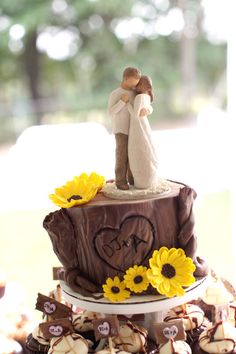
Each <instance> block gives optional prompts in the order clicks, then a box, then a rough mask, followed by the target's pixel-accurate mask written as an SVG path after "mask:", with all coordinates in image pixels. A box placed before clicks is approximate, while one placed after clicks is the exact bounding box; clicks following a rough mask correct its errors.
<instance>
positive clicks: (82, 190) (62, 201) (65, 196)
mask: <svg viewBox="0 0 236 354" xmlns="http://www.w3.org/2000/svg"><path fill="white" fill-rule="evenodd" d="M104 183H105V178H104V177H103V176H100V175H98V174H97V173H95V172H92V173H91V174H90V175H89V176H88V175H87V173H82V174H81V175H80V176H76V177H74V178H73V180H72V181H69V182H67V183H66V184H65V185H64V186H62V187H60V188H56V189H55V194H50V195H49V198H50V199H51V200H52V202H53V203H54V204H56V205H57V206H59V207H61V208H71V207H73V206H75V205H79V204H84V203H87V202H89V201H90V200H91V199H93V198H94V197H95V195H96V194H97V192H98V191H99V190H100V189H101V188H102V186H103V185H104Z"/></svg>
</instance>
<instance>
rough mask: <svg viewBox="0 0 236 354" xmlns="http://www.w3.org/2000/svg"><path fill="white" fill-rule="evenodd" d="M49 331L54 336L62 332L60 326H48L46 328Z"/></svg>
mask: <svg viewBox="0 0 236 354" xmlns="http://www.w3.org/2000/svg"><path fill="white" fill-rule="evenodd" d="M48 331H49V333H51V334H52V335H53V336H55V337H59V336H60V335H61V334H62V332H63V327H62V326H50V327H49V328H48Z"/></svg>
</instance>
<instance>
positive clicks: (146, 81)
mask: <svg viewBox="0 0 236 354" xmlns="http://www.w3.org/2000/svg"><path fill="white" fill-rule="evenodd" d="M136 92H137V93H144V92H147V93H148V95H149V96H150V97H151V102H152V101H153V98H154V95H153V89H152V80H151V79H150V77H148V76H146V75H142V76H141V78H140V80H139V82H138V85H137V86H136Z"/></svg>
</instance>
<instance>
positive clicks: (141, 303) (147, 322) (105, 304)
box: [61, 277, 209, 340]
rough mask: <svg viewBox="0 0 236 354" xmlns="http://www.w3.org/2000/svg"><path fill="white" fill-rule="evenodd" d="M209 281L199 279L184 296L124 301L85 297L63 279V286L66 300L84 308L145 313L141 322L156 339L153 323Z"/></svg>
mask: <svg viewBox="0 0 236 354" xmlns="http://www.w3.org/2000/svg"><path fill="white" fill-rule="evenodd" d="M208 283H209V278H208V277H204V278H201V279H198V280H197V281H196V282H195V283H194V284H193V285H192V286H190V287H188V288H187V289H185V291H186V292H185V295H184V296H179V297H172V298H167V297H165V296H162V295H143V296H132V297H130V298H129V299H127V300H125V301H123V302H115V303H114V302H110V301H109V300H107V299H105V298H101V299H98V300H95V299H94V298H92V297H84V296H82V295H80V294H78V293H75V292H74V291H73V290H71V289H70V288H69V287H68V286H67V285H66V284H65V282H64V281H61V287H62V292H63V296H64V298H65V300H66V301H68V302H69V303H71V304H73V305H75V306H78V307H80V308H82V309H86V310H89V311H94V312H99V313H103V314H104V316H106V315H111V314H116V315H125V316H127V317H129V316H131V315H134V314H144V321H142V322H141V323H140V324H141V325H143V327H144V328H146V329H147V330H148V336H149V337H150V338H151V339H153V340H155V331H154V326H153V323H155V322H162V321H163V318H164V316H165V314H166V313H167V311H168V310H169V309H170V308H172V307H175V306H179V305H182V304H184V303H186V302H188V301H191V300H193V299H197V298H198V297H199V296H200V295H202V294H203V292H204V290H205V289H206V288H207V285H208Z"/></svg>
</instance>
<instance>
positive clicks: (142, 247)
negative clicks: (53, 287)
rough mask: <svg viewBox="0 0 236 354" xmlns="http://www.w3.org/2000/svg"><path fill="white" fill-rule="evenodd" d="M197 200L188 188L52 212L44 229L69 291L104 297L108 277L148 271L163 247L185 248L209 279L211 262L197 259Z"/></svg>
mask: <svg viewBox="0 0 236 354" xmlns="http://www.w3.org/2000/svg"><path fill="white" fill-rule="evenodd" d="M182 187H183V186H182ZM195 196H196V193H195V192H194V190H192V189H191V188H189V187H183V188H178V193H177V194H175V195H170V196H168V195H167V196H163V197H161V198H160V197H157V198H153V199H145V200H139V201H137V200H135V201H128V202H127V201H123V202H121V201H119V202H116V201H114V200H112V202H111V203H107V202H106V203H104V204H103V203H101V202H100V203H98V204H96V203H92V204H90V203H88V204H86V205H84V206H80V207H74V208H69V209H61V210H58V211H55V212H53V213H50V214H49V215H48V216H47V217H46V218H45V220H44V227H45V229H46V230H47V231H48V234H49V236H50V238H51V241H52V245H53V249H54V252H55V253H56V255H57V257H58V258H59V260H60V261H61V263H62V264H63V266H64V267H65V270H66V272H65V277H66V281H67V283H68V284H69V286H70V287H71V288H72V289H73V290H75V291H78V292H81V293H82V294H83V295H89V294H91V293H92V292H96V291H97V292H99V291H101V290H102V284H104V283H105V282H106V279H107V278H108V277H111V278H113V277H114V276H116V275H118V276H122V275H124V273H125V271H126V270H127V269H128V268H129V267H131V266H134V265H135V264H137V265H145V266H147V267H148V266H149V262H148V260H149V258H150V257H151V256H152V253H153V251H154V250H156V249H157V250H158V249H159V248H160V247H162V246H166V247H168V248H171V247H176V248H178V247H181V248H183V249H184V251H185V252H186V255H187V256H189V257H191V258H192V259H193V260H194V262H195V264H196V265H197V272H198V275H200V276H203V275H206V273H207V269H206V265H205V263H201V260H199V259H198V258H197V257H196V255H195V253H196V249H197V239H196V235H195V233H194V216H193V210H192V207H193V201H194V198H195Z"/></svg>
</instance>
